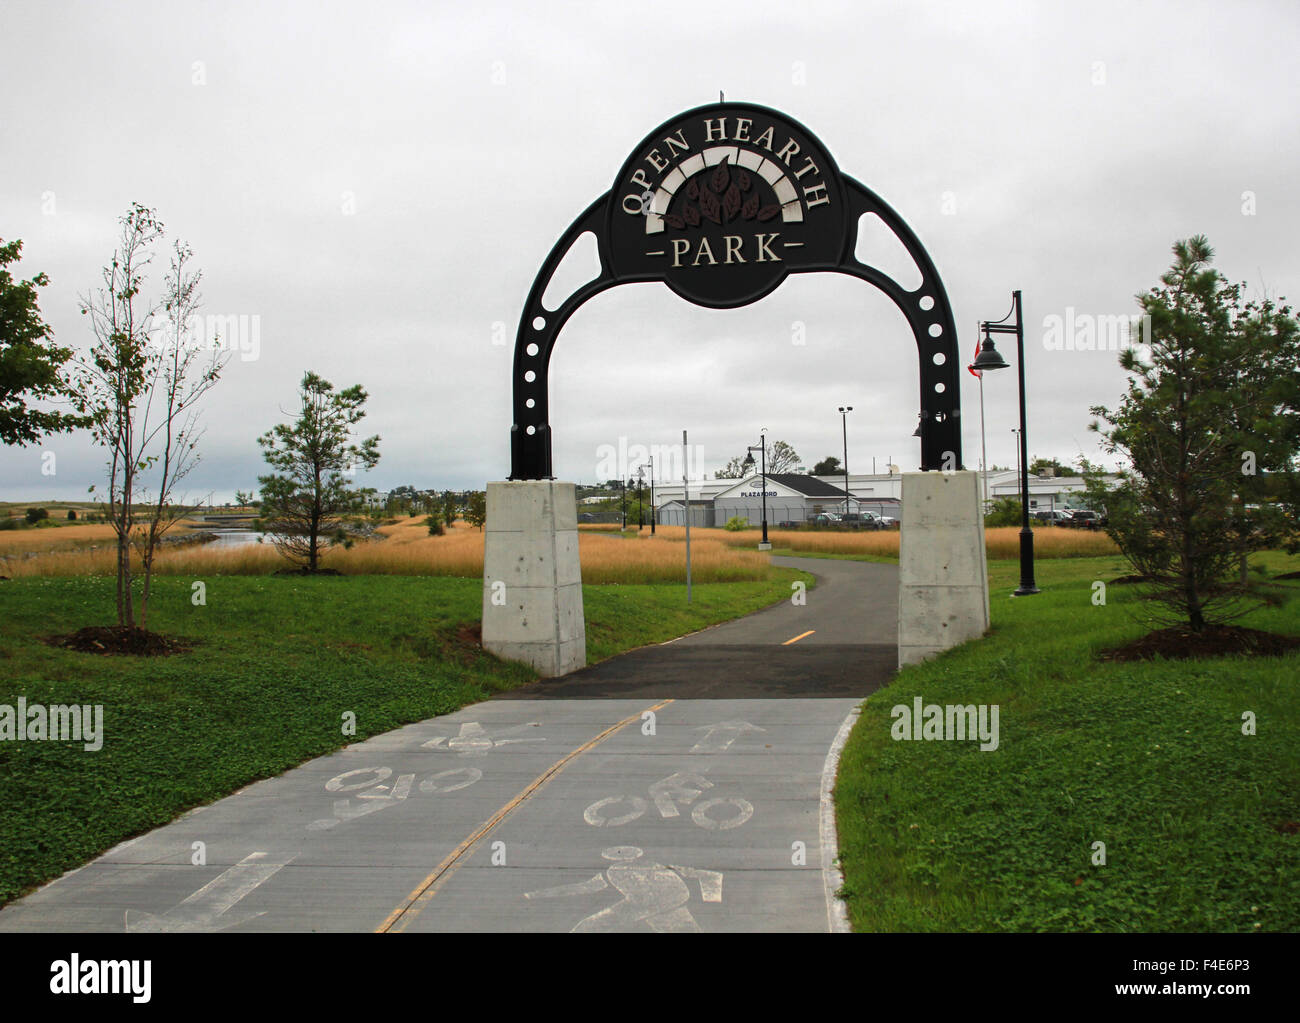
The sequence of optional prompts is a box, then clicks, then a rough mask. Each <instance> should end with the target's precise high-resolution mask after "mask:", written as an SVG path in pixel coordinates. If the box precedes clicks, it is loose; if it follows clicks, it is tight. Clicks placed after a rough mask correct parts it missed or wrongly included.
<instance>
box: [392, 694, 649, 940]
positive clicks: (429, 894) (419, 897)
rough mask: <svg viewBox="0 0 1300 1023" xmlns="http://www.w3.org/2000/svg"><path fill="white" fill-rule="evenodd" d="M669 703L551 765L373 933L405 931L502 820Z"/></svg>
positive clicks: (617, 726)
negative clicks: (573, 762) (617, 735)
mask: <svg viewBox="0 0 1300 1023" xmlns="http://www.w3.org/2000/svg"><path fill="white" fill-rule="evenodd" d="M672 702H673V701H672V700H664V701H662V702H660V703H656V704H655V705H654V706H653V707H647V708H646V709H645V710H642V711H637V713H635V714H632V715H629V716H628V717H625V718H624V719H623V720H622V721H620V722H618V723H617V724H614V725H610V726H609V727H608V728H606V729H605V730H604V731H603V732H601V733H600V734H599V735H597V736H596V737H595V738H593V739H590V740H588V741H587V742H584V743H583V744H582V745H581V746H579V747H578V748H577V749H575V750H573V751H572V752H571V753H568V754H566V755H565V756H563V757H561V758H560V759H559V760H557V761H556V762H555V763H553V764H552V765H551V766H550V767H548V768H547V769H546V770H545V771H544V772H542V773H541V774H540V775H538V776H537V777H536V778H534V779H533V781H532V782H531V783H530V784H529V785H528V787H527V788H525V789H524V790H523V791H522V792H520V793H519V795H517V796H515V798H514V799H512V800H510V802H508V803H506V805H505V806H503V807H501V809H500V810H498V811H497V812H496V813H495V814H493V815H492V819H491V820H489V821H488V822H487V823H486V824H484V825H483V826H482V827H481V828H479V829H478V830H477V831H475V832H474V833H473V834H472V835H470V836H469V837H468V838H467V839H465V841H463V842H461V843H460V845H458V846H456V848H455V849H453V850H452V851H451V852H450V853H449V854H448V856H447V858H446V859H444V860H443V861H442V862H441V863H439V864H438V865H437V866H436V867H435V868H434V869H433V873H431V874H430V875H429V876H428V877H426V878H425V879H424V880H423V881H421V882H420V883H419V885H417V886H416V888H415V891H413V892H411V894H410V895H408V896H407V897H406V898H405V900H403V902H402V904H401V905H400V906H398V907H397V908H396V909H394V910H393V911H392V912H391V913H389V914H388V917H387V918H386V919H385V920H384V922H383V923H382V924H380V925H379V926H378V927H376V928H375V933H376V934H387V933H389V932H394V933H398V932H401V931H404V930H406V928H407V926H408V925H409V924H410V923H411V921H412V920H414V919H415V918H416V916H418V915H419V913H420V911H421V910H423V909H424V907H425V906H427V905H428V904H429V903H430V901H432V899H433V897H434V896H435V895H437V894H438V890H439V889H440V888H441V887H442V885H443V884H444V883H445V882H446V880H447V878H449V877H451V875H452V874H453V873H454V872H455V870H456V868H457V867H459V866H460V861H461V860H462V859H463V858H464V857H465V855H466V854H467V853H468V852H469V851H470V850H471V849H473V848H474V846H475V845H477V844H478V843H479V841H481V840H482V839H483V838H484V837H485V836H486V835H487V834H488V833H489V832H491V830H492V829H493V828H495V827H496V826H497V825H498V824H500V823H501V822H502V821H503V820H505V819H506V817H507V816H509V814H510V813H511V812H513V811H514V810H515V809H516V808H517V807H518V806H519V805H520V804H521V803H523V802H524V800H526V799H527V798H528V797H529V796H531V795H532V794H533V793H534V792H536V791H537V790H538V789H540V788H541V787H542V786H543V785H545V784H546V783H547V782H548V781H550V780H551V779H552V778H554V777H555V776H556V775H557V774H559V773H560V772H561V771H562V770H564V768H565V766H566V765H567V764H568V763H569V761H571V760H573V759H574V758H575V757H577V756H580V755H581V754H583V753H586V752H587V751H588V750H589V749H594V748H595V747H596V746H599V745H600V744H601V743H602V742H604V741H605V740H606V739H608V738H609V737H610V736H611V735H613V734H614V733H615V732H617V731H618V730H619V729H621V728H625V727H627V726H628V725H630V724H632V722H634V721H639V720H641V718H642V716H643V715H645V714H649V713H651V712H653V711H657V710H662V709H663V708H664V707H667V706H668V704H670V703H672Z"/></svg>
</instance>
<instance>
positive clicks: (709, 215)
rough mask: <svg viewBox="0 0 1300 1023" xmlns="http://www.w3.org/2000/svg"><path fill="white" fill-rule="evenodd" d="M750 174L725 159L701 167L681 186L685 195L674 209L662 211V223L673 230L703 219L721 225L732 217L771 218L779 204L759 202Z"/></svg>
mask: <svg viewBox="0 0 1300 1023" xmlns="http://www.w3.org/2000/svg"><path fill="white" fill-rule="evenodd" d="M757 183H758V182H757V181H756V180H755V178H754V175H753V174H752V173H750V172H749V171H748V170H746V169H745V168H743V167H735V168H733V167H731V165H730V164H728V162H727V161H726V160H723V161H722V162H721V163H720V164H718V165H717V166H716V167H714V168H713V169H712V170H703V171H701V172H700V173H698V174H697V175H695V176H694V177H693V178H691V179H690V180H689V181H688V182H686V187H685V188H684V189H683V191H684V192H685V198H684V199H683V200H682V202H681V205H680V207H679V208H678V210H677V212H676V213H665V214H663V220H664V223H665V224H667V225H668V226H669V227H671V228H673V229H674V230H677V231H682V230H685V229H686V228H688V227H699V226H700V225H701V224H702V223H703V222H704V221H705V220H708V221H711V222H712V223H714V224H718V225H721V224H723V223H724V222H730V221H732V220H734V219H736V217H743V218H744V219H745V220H754V219H755V218H757V219H758V220H761V221H767V220H771V219H772V218H773V217H775V216H776V215H777V214H778V213H780V212H781V204H780V203H773V204H771V205H768V206H764V205H762V198H761V196H760V191H759V190H758V189H756V188H755V187H754V186H755V185H756V184H757Z"/></svg>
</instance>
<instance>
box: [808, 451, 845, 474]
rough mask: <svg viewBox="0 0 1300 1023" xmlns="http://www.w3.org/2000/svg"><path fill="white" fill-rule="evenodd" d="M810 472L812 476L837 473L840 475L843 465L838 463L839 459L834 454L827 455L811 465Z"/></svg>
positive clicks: (842, 472)
mask: <svg viewBox="0 0 1300 1023" xmlns="http://www.w3.org/2000/svg"><path fill="white" fill-rule="evenodd" d="M812 474H813V475H814V476H835V475H837V474H838V475H841V476H842V475H843V474H844V467H843V466H842V465H840V460H839V459H838V458H836V457H835V456H834V455H827V456H826V457H825V458H823V459H822V460H821V461H820V462H818V463H817V464H816V465H814V466H813V470H812Z"/></svg>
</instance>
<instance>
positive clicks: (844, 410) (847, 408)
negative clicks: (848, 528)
mask: <svg viewBox="0 0 1300 1023" xmlns="http://www.w3.org/2000/svg"><path fill="white" fill-rule="evenodd" d="M839 410H840V422H841V424H842V425H843V427H844V517H845V518H848V515H849V413H850V412H852V411H853V406H852V405H841V406H839ZM858 507H859V508H860V507H862V506H861V505H859V506H858Z"/></svg>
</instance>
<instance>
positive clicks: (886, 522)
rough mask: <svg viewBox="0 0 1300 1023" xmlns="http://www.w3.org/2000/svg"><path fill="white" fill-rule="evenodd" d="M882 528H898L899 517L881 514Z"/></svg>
mask: <svg viewBox="0 0 1300 1023" xmlns="http://www.w3.org/2000/svg"><path fill="white" fill-rule="evenodd" d="M880 528H881V529H897V528H898V519H896V518H894V517H893V516H892V515H881V516H880Z"/></svg>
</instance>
